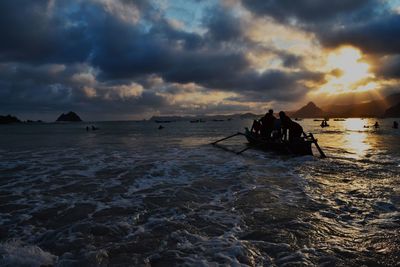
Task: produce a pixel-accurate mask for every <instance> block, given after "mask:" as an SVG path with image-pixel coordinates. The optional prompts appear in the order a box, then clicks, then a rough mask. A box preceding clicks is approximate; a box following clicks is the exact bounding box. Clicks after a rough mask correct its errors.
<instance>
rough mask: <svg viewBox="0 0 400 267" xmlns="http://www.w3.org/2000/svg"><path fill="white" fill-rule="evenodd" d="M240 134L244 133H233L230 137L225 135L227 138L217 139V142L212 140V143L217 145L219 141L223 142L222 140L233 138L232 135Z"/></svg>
mask: <svg viewBox="0 0 400 267" xmlns="http://www.w3.org/2000/svg"><path fill="white" fill-rule="evenodd" d="M240 134H242V133H235V134H232V135H230V136H228V137H225V138H222V139H220V140H217V141H215V142H212V143H211V144H212V145H215V144H216V143H219V142H221V141H224V140H226V139H229V138H232V137H234V136H237V135H240Z"/></svg>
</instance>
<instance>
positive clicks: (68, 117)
mask: <svg viewBox="0 0 400 267" xmlns="http://www.w3.org/2000/svg"><path fill="white" fill-rule="evenodd" d="M56 121H71V122H76V121H82V119H81V118H80V117H79V116H78V114H76V113H75V112H72V111H70V112H68V113H67V114H64V113H63V114H61V115H60V117H58V119H57V120H56Z"/></svg>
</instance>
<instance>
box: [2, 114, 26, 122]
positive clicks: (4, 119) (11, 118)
mask: <svg viewBox="0 0 400 267" xmlns="http://www.w3.org/2000/svg"><path fill="white" fill-rule="evenodd" d="M20 122H21V120H19V119H18V118H17V117H15V116H11V115H7V116H1V115H0V124H10V123H20Z"/></svg>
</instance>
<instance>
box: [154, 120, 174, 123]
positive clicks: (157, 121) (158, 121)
mask: <svg viewBox="0 0 400 267" xmlns="http://www.w3.org/2000/svg"><path fill="white" fill-rule="evenodd" d="M155 122H156V123H170V122H171V121H160V120H156V121H155Z"/></svg>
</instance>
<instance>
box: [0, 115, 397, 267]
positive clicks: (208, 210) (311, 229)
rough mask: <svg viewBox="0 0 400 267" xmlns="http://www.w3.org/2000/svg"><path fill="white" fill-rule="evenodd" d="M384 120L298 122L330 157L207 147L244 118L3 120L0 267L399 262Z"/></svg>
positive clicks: (389, 136) (393, 168)
mask: <svg viewBox="0 0 400 267" xmlns="http://www.w3.org/2000/svg"><path fill="white" fill-rule="evenodd" d="M397 120H398V119H397ZM378 121H379V123H380V125H381V128H379V129H374V128H364V127H363V126H364V125H372V124H373V123H374V122H375V120H372V119H364V120H361V119H348V120H346V121H332V120H331V121H329V124H330V127H328V128H324V129H322V128H320V127H319V122H315V121H313V120H311V119H309V120H303V121H301V122H300V123H301V124H302V125H303V127H304V128H305V130H307V131H312V132H313V133H315V136H316V137H317V138H318V140H319V143H320V145H321V147H322V148H323V149H324V151H325V153H326V154H327V155H328V158H327V159H323V160H322V159H320V158H318V157H317V156H314V157H313V156H304V157H289V156H282V155H281V156H279V155H276V154H273V153H265V152H262V151H257V150H247V151H246V152H244V153H243V154H242V155H239V156H238V155H235V154H234V153H229V152H227V151H224V150H222V149H218V148H215V147H213V146H211V145H209V143H210V142H212V141H215V140H217V139H219V138H222V137H224V136H228V135H230V134H232V133H235V132H237V131H242V129H243V127H245V126H249V125H250V123H251V121H249V120H232V121H225V122H206V123H189V122H176V123H167V124H164V126H165V128H164V129H162V130H157V127H158V124H156V123H153V122H98V123H95V125H96V126H97V127H99V128H100V130H98V131H89V132H86V130H85V127H86V126H87V125H91V124H94V123H88V124H86V123H77V124H32V125H11V126H1V127H0V256H1V257H0V266H40V265H55V266H176V265H178V266H220V265H226V266H363V265H364V266H400V264H399V262H400V187H399V183H400V142H399V140H400V129H399V130H395V129H392V128H391V125H392V122H393V120H389V119H388V120H378ZM224 144H225V145H226V146H227V147H229V148H230V149H234V150H240V149H243V148H244V147H245V140H244V138H243V137H236V138H233V139H230V140H228V141H227V142H225V143H224ZM315 152H316V153H315V155H317V154H318V152H317V151H315Z"/></svg>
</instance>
